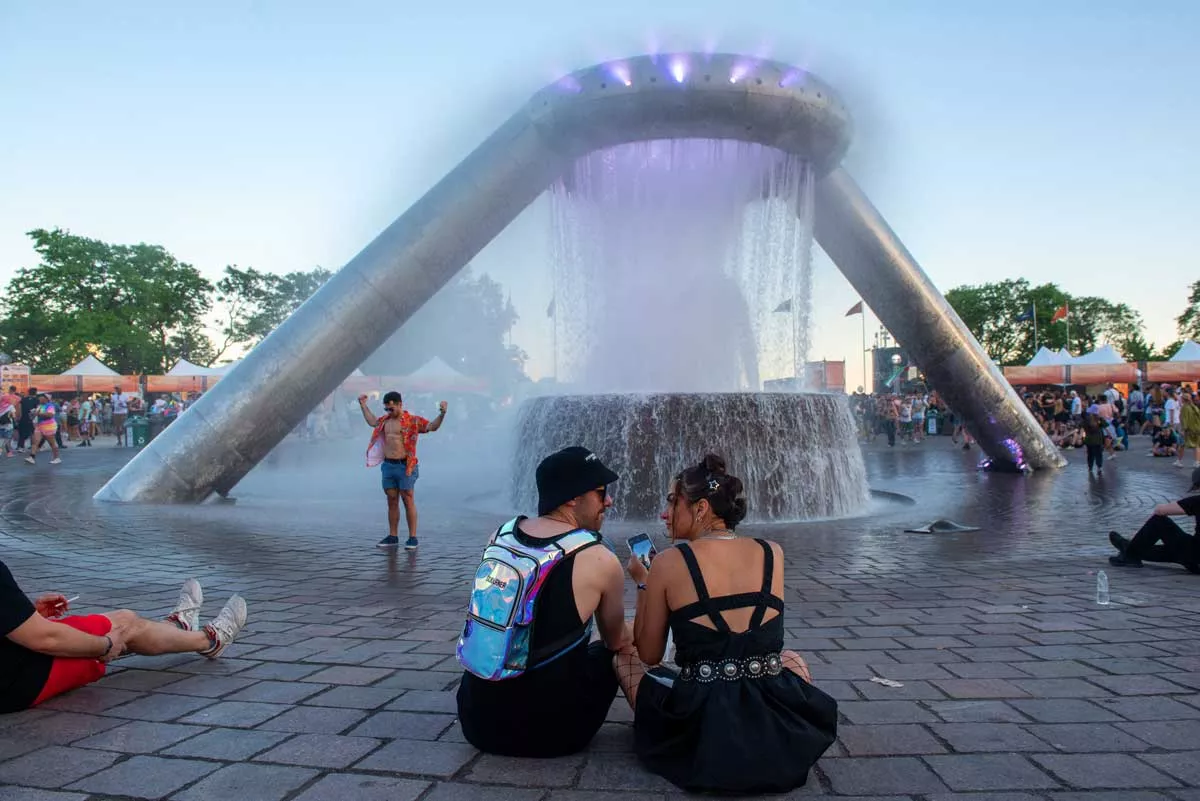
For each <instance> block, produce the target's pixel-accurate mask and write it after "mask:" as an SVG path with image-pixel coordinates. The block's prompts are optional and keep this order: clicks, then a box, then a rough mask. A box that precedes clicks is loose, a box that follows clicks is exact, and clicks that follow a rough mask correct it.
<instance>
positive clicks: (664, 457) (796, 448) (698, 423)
mask: <svg viewBox="0 0 1200 801" xmlns="http://www.w3.org/2000/svg"><path fill="white" fill-rule="evenodd" d="M516 436H517V446H516V458H515V462H514V465H513V501H514V502H515V503H516V507H517V508H518V509H525V510H534V509H536V508H537V487H536V485H535V484H534V471H535V470H536V468H537V464H538V462H540V461H541V460H542V459H543V458H545V457H546V456H547V455H548V454H550V453H553V452H554V451H556V450H558V449H559V448H564V447H567V446H569V445H583V446H585V447H587V448H589V449H591V450H593V451H595V452H596V453H597V454H599V456H600V458H601V459H603V460H604V462H605V464H607V465H608V466H609V467H611V468H612V469H613V470H615V471H616V472H617V473H619V474H620V475H621V480H620V482H618V483H617V484H616V485H614V486H613V487H612V496H613V510H612V513H611V516H612V517H614V518H617V519H630V520H649V519H653V518H656V517H658V515H659V514H660V513H661V512H662V510H663V506H664V503H665V498H666V492H667V487H668V484H669V482H670V480H671V477H672V476H674V475H675V474H677V473H678V472H679V471H680V470H682V469H683V468H684V467H687V466H690V465H693V464H695V463H697V462H698V461H699V460H700V458H701V457H702V456H703V455H704V454H705V453H716V454H719V455H721V456H722V457H724V459H725V461H726V463H727V464H728V466H729V472H730V473H731V474H733V475H736V476H738V477H739V478H741V479H742V481H743V482H744V483H745V485H746V495H747V500H748V502H749V509H750V514H749V518H748V519H749V521H751V522H784V521H796V520H810V519H814V518H829V517H847V516H851V515H855V514H860V513H862V512H863V511H865V509H866V508H867V505H868V503H869V502H870V492H869V490H868V488H867V476H866V469H865V467H864V466H863V460H862V454H861V452H860V451H859V447H858V436H857V432H856V430H855V425H854V419H853V417H852V416H851V414H850V407H849V404H848V403H847V400H846V397H845V396H844V395H832V394H817V393H811V394H809V393H764V392H731V393H695V394H621V395H556V396H545V397H540V398H532V399H530V400H527V401H525V403H523V404H522V406H521V410H520V416H519V419H518V422H517V431H516Z"/></svg>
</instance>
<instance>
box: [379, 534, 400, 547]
mask: <svg viewBox="0 0 1200 801" xmlns="http://www.w3.org/2000/svg"><path fill="white" fill-rule="evenodd" d="M375 547H376V548H399V547H400V538H399V537H384V538H383V539H381V540H380V541H379V542H377V543H375Z"/></svg>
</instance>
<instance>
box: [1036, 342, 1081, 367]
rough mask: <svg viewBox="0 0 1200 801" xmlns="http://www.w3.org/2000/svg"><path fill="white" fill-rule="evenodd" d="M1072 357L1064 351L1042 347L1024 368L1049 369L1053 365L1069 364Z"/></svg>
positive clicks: (1072, 360)
mask: <svg viewBox="0 0 1200 801" xmlns="http://www.w3.org/2000/svg"><path fill="white" fill-rule="evenodd" d="M1074 360H1075V359H1074V357H1073V356H1071V354H1069V353H1067V352H1066V351H1065V350H1050V349H1049V348H1047V347H1045V346H1044V345H1043V346H1042V347H1041V348H1039V349H1038V352H1037V353H1036V354H1035V355H1034V357H1033V358H1032V359H1030V360H1029V363H1028V364H1026V365H1025V366H1026V367H1050V366H1054V365H1062V364H1071V363H1073V362H1074Z"/></svg>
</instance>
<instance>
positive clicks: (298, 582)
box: [0, 437, 1200, 801]
mask: <svg viewBox="0 0 1200 801" xmlns="http://www.w3.org/2000/svg"><path fill="white" fill-rule="evenodd" d="M429 440H430V444H429V445H428V446H427V445H425V444H424V442H423V444H422V457H423V458H422V473H423V478H422V479H421V483H420V484H419V485H418V498H419V500H420V504H421V507H420V508H421V515H422V517H421V542H422V546H421V549H420V552H419V554H416V555H410V554H405V553H400V554H391V555H388V554H384V553H381V552H379V551H378V550H376V549H375V547H374V543H375V541H376V540H377V539H378V538H379V537H380V536H382V533H383V531H382V529H383V526H384V516H383V515H384V506H383V501H382V497H381V493H380V492H379V490H378V488H377V483H376V482H377V475H376V473H375V472H374V471H368V470H366V469H365V468H364V467H363V466H362V445H363V443H361V442H358V441H355V442H353V443H345V444H335V445H331V444H326V445H313V444H309V443H303V442H288V443H285V444H284V445H283V446H281V447H280V448H279V449H278V450H277V451H276V453H275V454H274V455H273V456H272V457H271V459H270V461H269V463H268V464H266V465H264V466H263V467H260V468H259V469H258V470H256V471H255V472H254V473H252V474H251V475H250V476H249V477H248V478H247V479H246V480H245V482H244V483H243V485H242V486H240V487H239V488H238V491H237V496H238V499H237V502H236V504H207V505H205V506H203V507H198V508H185V507H173V508H149V507H125V506H111V505H96V504H94V503H93V502H92V501H91V495H92V493H93V492H94V491H95V490H96V489H97V488H98V487H99V486H100V485H101V484H102V483H103V482H104V481H105V480H106V478H107V477H108V476H110V475H112V474H113V473H114V472H115V471H116V470H117V469H118V468H119V466H120V465H121V464H122V463H123V461H124V460H125V459H126V458H127V456H128V453H129V452H128V451H122V450H117V449H113V448H101V449H94V450H86V451H80V450H75V449H71V450H68V451H67V452H66V453H65V455H64V464H62V465H61V466H59V467H57V468H53V467H51V466H50V465H48V464H46V463H45V461H44V460H43V461H42V463H40V464H39V465H38V466H37V467H29V466H27V465H24V464H22V463H21V462H20V460H15V459H13V460H4V461H0V476H2V478H0V480H2V482H3V485H2V491H0V498H2V499H3V501H2V506H0V554H2V558H3V559H4V560H5V561H6V562H7V563H8V564H9V565H10V567H11V568H12V570H13V572H14V573H15V574H16V576H17V577H18V580H19V581H20V582H21V584H22V587H23V589H24V590H25V591H26V592H28V593H29V594H31V595H36V594H38V593H41V592H47V591H61V592H64V593H66V594H68V595H80V596H81V598H80V600H79V601H77V602H76V603H75V605H74V611H76V612H80V613H87V612H94V611H100V610H104V609H110V608H120V607H128V608H132V609H135V610H137V611H139V612H141V613H143V614H146V615H148V616H160V615H162V614H164V613H165V612H167V611H168V610H169V609H170V608H171V606H172V605H173V603H174V599H175V595H176V592H177V588H178V586H179V584H180V583H181V582H182V581H183V580H184V579H186V578H188V577H192V576H195V577H197V578H199V579H200V580H201V582H202V583H203V584H204V588H205V594H206V603H205V610H204V612H205V617H207V616H209V615H212V614H214V613H215V612H216V610H217V609H218V608H219V606H220V604H221V603H222V602H223V600H224V599H225V597H227V596H228V595H229V594H230V593H232V592H239V593H241V594H243V595H244V596H245V597H246V599H247V601H248V603H249V608H250V623H249V626H248V627H247V629H246V631H245V633H244V634H243V636H242V638H241V639H240V640H239V641H238V643H237V644H236V645H235V646H233V647H232V648H230V649H229V650H228V651H227V652H226V656H225V658H222V659H220V660H218V661H214V662H208V661H205V660H203V659H199V658H196V657H193V656H187V655H181V656H168V657H154V658H146V657H132V658H126V659H123V660H119V661H118V662H116V663H114V665H113V666H112V668H111V669H110V672H109V675H108V676H106V677H105V678H104V679H102V680H101V681H100V682H98V683H96V684H95V685H92V686H90V687H87V688H84V689H81V690H78V691H76V692H73V693H70V694H68V695H65V696H63V697H60V698H58V699H55V700H52V701H50V702H48V703H46V704H45V705H43V706H41V707H39V708H37V709H33V710H29V711H26V712H21V713H17V714H12V715H6V716H0V799H5V801H8V800H10V799H19V800H21V801H33V799H38V800H39V801H41V800H43V799H44V800H45V801H67V799H87V798H90V799H94V800H96V801H99V799H117V798H120V799H124V798H150V799H159V798H171V799H180V800H181V801H191V799H222V801H229V800H230V799H297V800H299V801H322V800H323V799H336V800H337V801H349V800H350V799H366V800H368V801H370V800H371V799H396V800H398V801H417V799H422V800H423V801H457V800H458V799H463V800H464V801H467V800H468V799H475V798H482V797H487V798H489V799H492V801H509V800H510V799H511V801H541V800H542V799H550V801H606V799H609V798H614V799H615V798H618V797H620V798H623V799H631V798H632V799H665V798H666V797H668V796H676V795H678V792H677V791H676V790H675V788H674V787H673V786H671V785H669V784H667V783H666V782H664V781H663V780H661V779H659V778H658V777H656V776H653V775H651V774H649V773H647V772H645V771H644V770H642V769H641V768H640V767H639V766H638V765H637V762H636V760H635V758H634V756H633V754H632V730H631V721H632V715H631V714H630V712H629V710H628V708H627V707H626V706H625V704H624V702H623V701H622V700H620V699H618V701H617V702H616V703H614V704H613V707H612V711H611V713H610V716H609V722H608V723H607V724H606V725H605V726H604V728H603V729H602V730H601V732H600V734H599V736H597V738H596V739H595V741H594V742H593V743H592V745H591V747H590V748H589V749H588V750H587V751H586V752H584V753H582V754H579V755H577V756H573V757H570V758H566V759H557V760H544V761H539V760H532V761H530V760H517V759H508V758H498V757H493V756H488V755H482V754H480V753H478V752H477V751H476V750H475V749H474V748H472V747H471V746H469V745H467V744H466V743H465V742H464V740H463V738H462V735H461V732H460V728H459V726H458V725H457V723H456V721H455V705H454V691H455V687H456V684H457V682H458V679H459V668H458V666H457V665H456V663H455V659H454V655H453V651H454V641H455V638H456V635H457V633H458V629H459V626H460V625H461V622H462V613H463V607H464V603H465V599H466V591H467V585H468V577H469V576H470V575H471V574H472V572H473V569H474V567H475V564H476V560H477V559H478V556H479V551H480V548H481V544H482V542H483V540H484V538H485V537H486V536H487V535H488V534H490V532H491V531H492V529H494V527H495V526H496V525H497V524H498V523H499V522H501V521H502V520H503V518H504V517H505V514H506V512H508V511H510V510H508V509H506V508H505V507H506V504H505V502H504V498H503V493H502V491H501V489H500V484H501V483H502V482H503V476H504V474H505V473H506V469H505V468H504V467H503V465H501V464H499V463H498V462H497V461H496V460H495V459H494V458H492V457H490V456H482V455H472V454H471V448H472V441H471V438H469V437H460V438H457V439H455V438H454V437H446V438H445V440H444V442H435V440H434V438H429ZM1143 441H1144V440H1140V439H1139V440H1135V447H1134V449H1133V451H1132V452H1131V453H1129V454H1123V455H1122V456H1121V457H1120V458H1118V459H1117V460H1116V461H1115V462H1114V463H1112V464H1110V465H1109V467H1108V469H1107V470H1106V471H1105V474H1104V476H1103V477H1102V478H1089V477H1088V475H1087V473H1086V471H1085V470H1084V468H1083V466H1082V464H1081V458H1080V457H1081V455H1082V454H1079V453H1072V454H1070V458H1071V462H1072V463H1071V465H1070V466H1069V467H1068V468H1066V469H1065V470H1062V471H1059V472H1057V473H1046V474H1037V475H1033V476H1027V477H1020V476H1003V475H992V474H987V473H980V472H977V471H976V470H975V469H974V462H975V460H976V459H977V458H978V456H979V454H978V452H977V451H974V452H972V453H964V452H962V451H961V450H959V449H957V448H954V447H952V446H951V444H950V443H949V442H948V441H947V440H946V439H945V438H940V439H937V440H934V441H931V442H927V443H925V444H924V445H921V446H907V447H898V448H896V449H894V450H889V449H887V448H886V447H880V446H878V445H871V446H868V447H867V448H866V449H865V451H864V453H865V458H866V462H867V465H868V470H869V473H870V477H871V484H872V487H873V488H875V489H878V490H884V491H890V492H895V493H901V494H903V495H906V496H909V497H910V498H912V499H913V500H914V501H915V502H914V503H911V504H905V503H902V502H900V501H897V500H887V501H885V500H880V501H877V502H876V505H875V507H874V508H873V509H872V510H871V512H870V514H868V515H866V516H864V517H860V518H856V519H850V520H838V521H826V522H813V523H807V524H802V525H787V526H760V527H750V528H748V529H747V532H746V533H751V534H755V535H759V536H766V537H770V538H772V539H775V540H778V541H779V542H781V543H782V545H783V547H784V549H785V551H786V554H787V562H786V575H787V580H786V601H787V632H788V642H787V645H788V646H789V647H791V648H795V649H797V650H799V651H801V652H802V653H804V654H805V655H806V656H807V658H808V659H809V661H810V663H811V665H812V669H813V674H814V676H815V681H816V683H817V684H818V685H819V686H820V687H822V688H823V689H825V690H826V691H827V692H829V693H830V694H832V695H833V696H835V697H836V698H837V699H838V700H839V702H840V705H841V721H840V737H839V740H838V742H837V743H836V744H835V746H834V747H833V748H832V749H831V750H830V751H829V752H828V753H827V755H826V756H825V757H824V758H823V759H822V760H821V761H820V763H819V764H818V765H817V768H816V770H815V772H814V773H813V775H812V777H811V779H810V782H809V784H808V786H806V787H805V788H803V789H801V790H797V791H796V792H795V793H793V794H792V795H795V796H798V797H808V796H827V797H831V798H842V799H849V798H853V799H858V800H859V801H866V800H867V799H871V800H873V801H883V799H905V800H906V801H958V800H961V801H966V800H967V799H971V800H972V801H1034V800H1035V799H1040V800H1041V801H1047V799H1054V800H1055V801H1075V799H1092V800H1093V801H1151V800H1153V801H1164V800H1165V799H1174V800H1175V801H1184V800H1185V799H1200V789H1198V788H1200V640H1198V639H1197V634H1198V633H1200V623H1198V622H1197V617H1196V615H1197V612H1200V597H1198V596H1197V589H1200V577H1196V576H1192V575H1189V574H1187V573H1185V572H1184V571H1183V570H1182V569H1179V568H1175V567H1156V566H1151V565H1147V567H1145V568H1143V569H1141V570H1120V569H1115V568H1109V566H1108V565H1107V563H1106V562H1105V557H1106V556H1107V555H1108V554H1109V553H1110V549H1109V546H1108V544H1107V542H1106V534H1107V532H1108V530H1109V529H1117V530H1120V531H1123V532H1126V533H1128V532H1130V531H1132V530H1133V529H1134V528H1136V526H1137V525H1138V524H1139V523H1140V522H1141V521H1142V519H1144V517H1145V516H1146V515H1147V514H1148V511H1149V509H1150V507H1151V506H1152V505H1153V504H1154V503H1156V502H1160V501H1163V500H1168V499H1174V498H1177V497H1179V496H1180V495H1181V494H1182V493H1183V491H1184V489H1185V488H1186V485H1187V479H1186V476H1185V475H1184V473H1185V472H1188V471H1180V470H1175V469H1172V467H1171V466H1170V465H1169V464H1168V463H1167V461H1166V460H1160V459H1149V458H1146V457H1145V448H1144V447H1142V446H1141V443H1142V442H1143ZM731 456H732V455H731ZM731 461H733V462H734V463H735V464H736V458H734V459H731ZM735 472H736V471H735ZM936 518H950V519H953V520H956V521H958V522H962V523H970V524H974V525H978V526H980V527H981V530H980V531H978V532H972V533H960V534H951V535H945V534H942V535H921V534H905V533H903V529H904V528H906V527H912V526H913V525H915V524H922V523H927V522H929V521H931V520H933V519H936ZM634 530H637V527H636V526H635V525H633V524H630V523H621V524H613V525H611V526H609V527H607V528H606V531H607V532H608V533H609V534H610V535H611V539H616V540H618V541H619V539H620V538H621V537H622V536H624V535H627V534H628V533H630V532H631V531H634ZM1102 568H1107V569H1108V574H1109V577H1110V581H1111V586H1112V600H1113V602H1112V604H1111V605H1109V606H1099V605H1097V603H1096V599H1095V584H1096V575H1095V573H1096V571H1097V570H1099V569H1102ZM627 602H628V605H629V608H630V609H632V606H633V591H632V588H630V591H629V596H628V598H627ZM873 677H883V678H888V679H893V680H895V681H898V682H901V683H902V684H903V686H902V687H886V686H883V685H881V684H878V683H875V682H872V681H871V679H872V678H873Z"/></svg>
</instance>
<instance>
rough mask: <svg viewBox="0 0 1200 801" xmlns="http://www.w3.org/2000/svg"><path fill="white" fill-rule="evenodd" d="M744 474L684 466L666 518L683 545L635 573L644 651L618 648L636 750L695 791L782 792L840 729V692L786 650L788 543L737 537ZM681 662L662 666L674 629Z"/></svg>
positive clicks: (710, 462) (717, 462) (716, 464)
mask: <svg viewBox="0 0 1200 801" xmlns="http://www.w3.org/2000/svg"><path fill="white" fill-rule="evenodd" d="M746 511H747V510H746V498H745V496H744V494H743V486H742V482H741V480H740V479H738V478H737V477H735V476H731V475H729V474H728V473H727V472H726V469H725V462H724V460H723V459H721V457H719V456H715V455H712V454H710V455H707V456H705V457H704V459H703V460H702V461H701V462H700V463H699V464H698V465H696V466H694V467H690V468H688V469H687V470H684V471H683V472H682V473H680V474H679V475H677V476H676V477H675V480H674V482H673V485H672V486H671V488H670V492H669V494H668V495H667V506H666V511H665V512H664V513H663V519H664V520H665V521H666V524H667V531H668V533H669V535H670V536H671V538H672V539H674V540H678V541H680V543H679V545H678V546H677V547H675V548H671V549H669V550H666V551H664V552H663V553H661V554H659V555H658V556H657V557H655V559H654V561H653V566H652V568H651V569H650V570H647V569H646V567H645V566H644V565H643V564H642V562H641V561H640V560H639V559H637V558H636V557H634V558H631V559H630V560H629V564H628V566H627V569H628V570H629V574H630V576H631V577H632V578H633V580H634V582H635V583H636V584H637V588H638V593H637V599H638V600H637V614H636V617H635V618H634V644H635V646H636V648H637V651H636V652H635V653H621V654H618V655H617V657H616V661H615V665H616V669H617V676H618V678H619V680H620V682H621V689H622V690H623V691H624V693H625V697H626V699H627V700H628V701H629V705H630V706H631V707H633V709H634V734H635V742H636V749H637V754H638V757H639V758H640V759H641V761H642V763H643V764H644V765H646V767H648V768H649V769H650V770H652V771H654V772H655V773H657V774H659V775H661V776H663V777H665V778H667V779H669V780H670V781H671V782H673V783H674V784H675V785H677V786H678V787H680V788H682V789H684V790H686V791H689V792H701V791H711V792H718V793H736V794H748V793H782V792H787V791H789V790H792V789H793V788H796V787H799V786H801V785H803V784H804V783H805V782H806V780H807V779H808V772H809V769H810V768H811V767H812V766H813V764H814V763H816V761H817V759H819V758H820V756H821V755H822V754H823V753H824V752H825V750H826V749H827V748H829V746H830V745H832V744H833V741H834V739H835V738H836V736H837V702H836V701H834V700H833V699H832V698H830V697H829V696H828V695H826V694H825V693H823V692H821V691H820V690H818V689H816V688H815V687H813V686H812V685H811V684H810V683H809V682H810V681H811V675H810V673H809V670H808V665H807V664H805V662H804V660H803V659H801V658H800V656H799V654H796V653H795V652H793V651H785V650H783V635H784V623H783V591H784V584H783V551H782V549H780V547H779V545H777V544H775V543H773V542H767V541H766V540H759V539H752V538H749V537H742V536H739V535H738V534H737V533H736V532H735V529H736V527H737V525H738V523H740V522H741V521H742V520H743V519H744V518H745V517H746ZM668 630H670V632H671V634H672V636H673V638H674V644H675V648H676V662H677V664H678V665H679V671H678V672H675V671H672V670H669V669H667V668H663V667H661V666H660V667H657V668H654V669H652V670H650V671H649V672H647V671H646V669H645V667H644V665H657V664H659V662H660V661H661V660H662V658H663V653H664V650H665V647H666V640H667V632H668Z"/></svg>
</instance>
